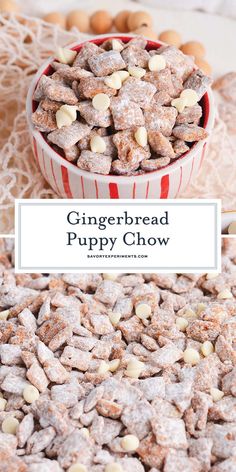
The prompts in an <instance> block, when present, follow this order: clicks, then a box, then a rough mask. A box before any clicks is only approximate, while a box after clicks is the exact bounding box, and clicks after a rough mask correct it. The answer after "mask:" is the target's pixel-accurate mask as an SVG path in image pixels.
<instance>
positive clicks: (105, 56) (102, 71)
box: [88, 50, 125, 77]
mask: <svg viewBox="0 0 236 472" xmlns="http://www.w3.org/2000/svg"><path fill="white" fill-rule="evenodd" d="M88 63H89V66H90V69H91V71H92V72H93V73H94V74H95V75H96V76H98V77H105V76H106V75H109V74H112V73H113V72H115V71H117V70H121V69H124V68H125V62H124V60H123V58H122V56H121V54H120V52H118V51H114V50H112V51H106V52H103V53H102V54H98V55H95V56H91V57H90V58H89V59H88Z"/></svg>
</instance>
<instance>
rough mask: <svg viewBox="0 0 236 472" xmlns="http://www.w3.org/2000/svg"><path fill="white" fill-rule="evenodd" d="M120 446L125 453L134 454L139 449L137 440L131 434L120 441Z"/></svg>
mask: <svg viewBox="0 0 236 472" xmlns="http://www.w3.org/2000/svg"><path fill="white" fill-rule="evenodd" d="M120 445H121V447H122V449H124V451H126V452H132V451H133V452H134V451H136V450H137V449H138V447H139V439H138V438H137V436H134V435H133V434H127V435H126V436H124V437H123V438H122V439H121V442H120Z"/></svg>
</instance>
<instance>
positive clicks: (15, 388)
mask: <svg viewBox="0 0 236 472" xmlns="http://www.w3.org/2000/svg"><path fill="white" fill-rule="evenodd" d="M27 385H29V384H28V382H27V381H26V380H25V379H24V378H22V377H20V376H19V375H17V374H14V373H13V372H12V373H11V372H10V373H9V374H7V375H6V376H5V378H4V380H3V382H2V384H1V389H2V390H4V392H8V393H14V394H16V395H22V393H23V390H24V388H25V387H26V386H27Z"/></svg>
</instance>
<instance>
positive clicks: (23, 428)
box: [16, 413, 34, 447]
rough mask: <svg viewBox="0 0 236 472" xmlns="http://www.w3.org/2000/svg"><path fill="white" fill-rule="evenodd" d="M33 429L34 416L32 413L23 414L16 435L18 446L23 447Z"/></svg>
mask: <svg viewBox="0 0 236 472" xmlns="http://www.w3.org/2000/svg"><path fill="white" fill-rule="evenodd" d="M33 431H34V417H33V415H32V413H28V415H25V416H24V418H23V420H22V421H21V422H20V424H19V426H18V428H17V432H16V436H17V440H18V446H19V447H24V446H25V444H26V442H27V441H28V439H29V438H30V436H31V435H32V433H33Z"/></svg>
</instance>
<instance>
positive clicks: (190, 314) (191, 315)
mask: <svg viewBox="0 0 236 472" xmlns="http://www.w3.org/2000/svg"><path fill="white" fill-rule="evenodd" d="M179 313H180V312H179ZM181 316H182V317H183V318H186V320H196V318H197V313H195V311H193V310H192V308H187V309H184V311H183V312H182V311H181Z"/></svg>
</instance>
